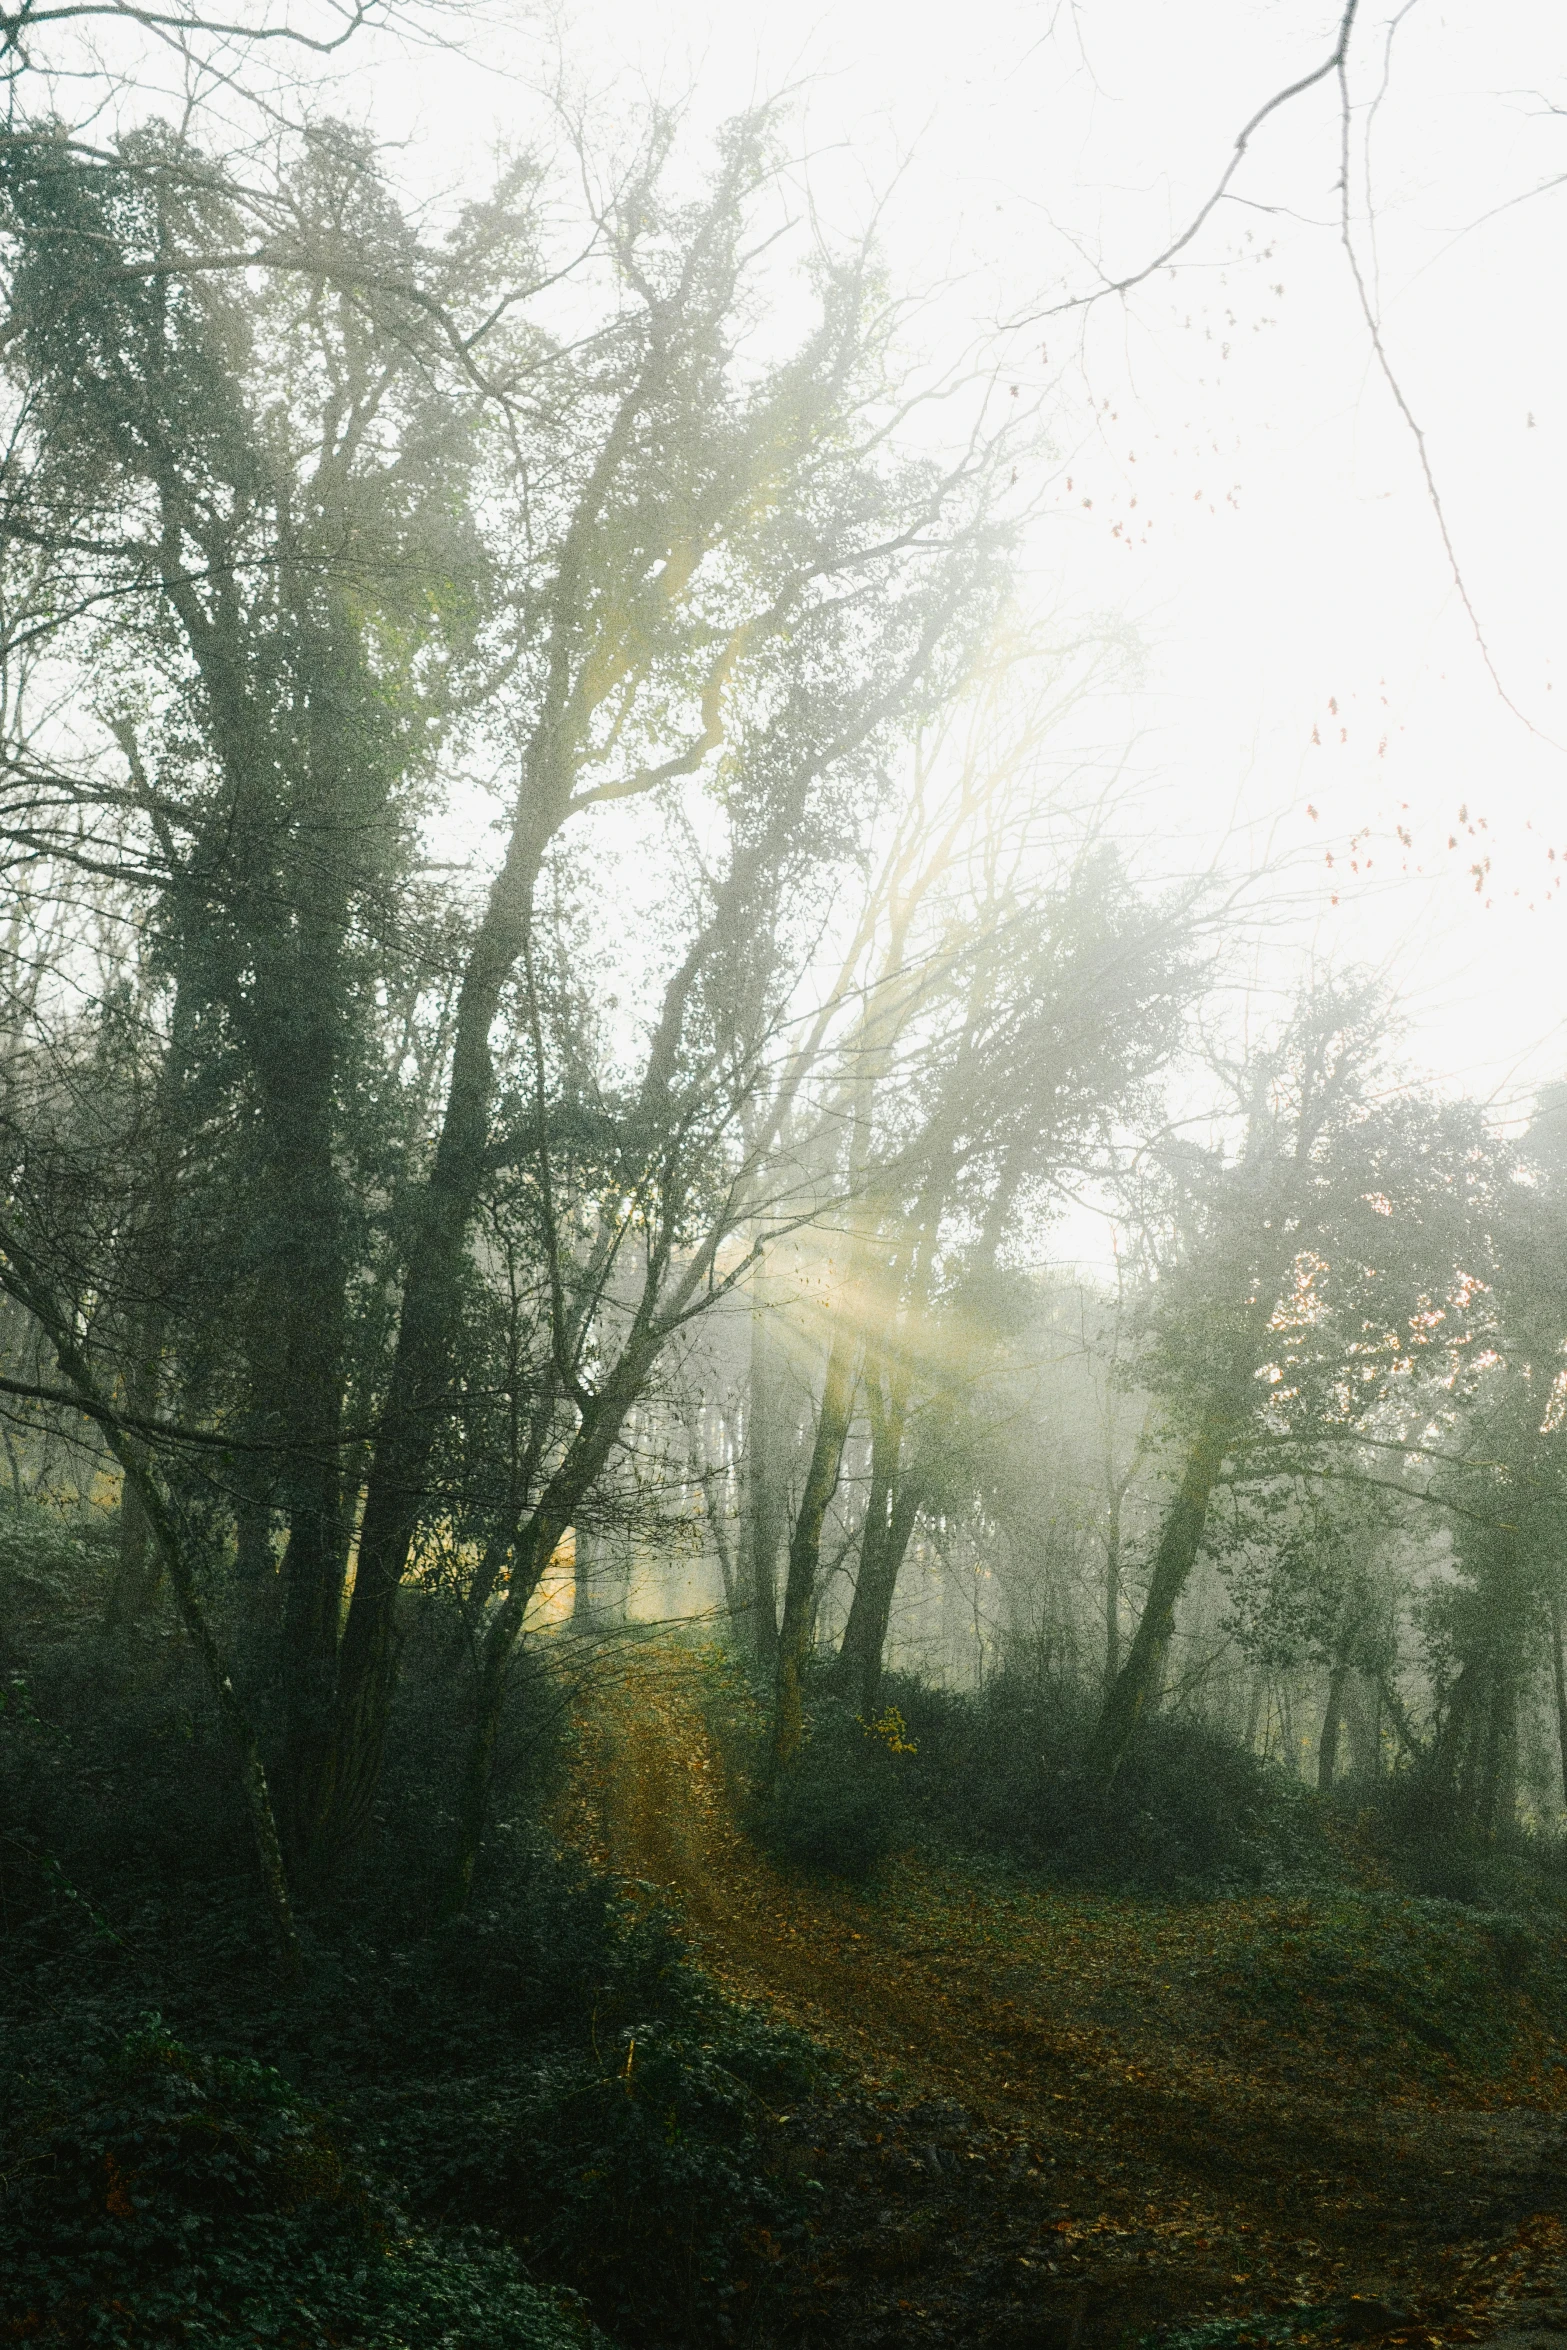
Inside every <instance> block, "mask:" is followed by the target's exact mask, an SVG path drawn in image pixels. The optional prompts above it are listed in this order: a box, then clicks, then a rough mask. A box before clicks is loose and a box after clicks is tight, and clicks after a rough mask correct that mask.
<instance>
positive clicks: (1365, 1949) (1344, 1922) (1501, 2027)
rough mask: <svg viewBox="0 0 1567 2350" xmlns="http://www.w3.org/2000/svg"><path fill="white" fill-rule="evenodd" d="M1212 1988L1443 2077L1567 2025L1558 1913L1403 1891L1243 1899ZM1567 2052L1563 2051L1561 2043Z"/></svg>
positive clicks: (1563, 1938) (1509, 2056)
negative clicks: (1293, 1900)
mask: <svg viewBox="0 0 1567 2350" xmlns="http://www.w3.org/2000/svg"><path fill="white" fill-rule="evenodd" d="M1208 1988H1209V1989H1210V1991H1217V1992H1219V1993H1220V1994H1222V1996H1223V1998H1224V2000H1225V2003H1226V2005H1228V2006H1229V2007H1230V2008H1232V2009H1233V2010H1234V2011H1235V2012H1236V2013H1239V2014H1249V2015H1254V2016H1257V2017H1260V2018H1263V2019H1266V2020H1269V2021H1273V2022H1277V2023H1279V2024H1282V2025H1284V2026H1286V2027H1288V2026H1297V2027H1298V2026H1301V2025H1305V2026H1307V2027H1308V2028H1309V2027H1311V2026H1313V2025H1315V2026H1316V2027H1317V2028H1318V2029H1320V2031H1321V2032H1322V2033H1323V2034H1324V2035H1330V2036H1332V2037H1333V2038H1334V2039H1335V2040H1336V2041H1337V2044H1338V2047H1339V2049H1340V2051H1341V2052H1342V2053H1343V2054H1344V2055H1346V2056H1349V2057H1351V2058H1361V2059H1370V2060H1372V2061H1373V2062H1375V2061H1376V2060H1379V2059H1387V2058H1390V2057H1391V2058H1395V2059H1398V2060H1400V2061H1402V2062H1405V2063H1412V2064H1413V2066H1414V2068H1415V2069H1416V2070H1417V2071H1423V2072H1426V2073H1427V2074H1428V2075H1429V2076H1430V2077H1431V2078H1432V2079H1434V2080H1435V2079H1440V2078H1442V2077H1443V2076H1444V2075H1445V2074H1446V2073H1447V2072H1449V2071H1450V2070H1451V2069H1452V2068H1454V2067H1457V2068H1459V2069H1461V2070H1462V2071H1463V2072H1465V2073H1466V2074H1471V2075H1478V2076H1481V2077H1484V2076H1485V2075H1487V2074H1491V2075H1495V2074H1497V2073H1500V2072H1501V2071H1502V2070H1504V2069H1505V2068H1506V2067H1507V2066H1508V2065H1509V2064H1510V2063H1512V2061H1513V2060H1514V2058H1515V2057H1516V2055H1517V2054H1518V2052H1519V2049H1520V2046H1521V2045H1522V2044H1524V2042H1525V2041H1526V2040H1527V2039H1528V2038H1530V2037H1531V2036H1538V2039H1539V2042H1540V2062H1541V2064H1542V2065H1544V2066H1551V2065H1553V2064H1554V2061H1555V2059H1554V2056H1553V2054H1552V2053H1551V2045H1550V2044H1551V2043H1553V2042H1554V2040H1555V2036H1556V2034H1557V2033H1558V2032H1562V2033H1567V1932H1564V1930H1563V1926H1562V1923H1561V1921H1560V1920H1559V1919H1558V1920H1551V1919H1547V1918H1543V1917H1539V1916H1536V1917H1529V1916H1523V1915H1518V1914H1515V1913H1509V1912H1507V1911H1494V1910H1490V1911H1488V1910H1481V1909H1472V1908H1465V1907H1461V1906H1459V1905H1457V1904H1454V1903H1452V1902H1445V1901H1431V1900H1419V1899H1411V1898H1409V1897H1408V1896H1406V1895H1400V1894H1394V1893H1365V1892H1362V1893H1353V1894H1351V1893H1344V1894H1340V1895H1338V1896H1336V1897H1331V1896H1329V1897H1320V1898H1318V1899H1317V1900H1315V1901H1313V1902H1311V1903H1309V1904H1308V1903H1301V1904H1280V1905H1278V1906H1275V1905H1272V1904H1269V1905H1268V1906H1267V1908H1266V1909H1264V1910H1262V1911H1261V1912H1260V1913H1259V1911H1258V1910H1257V1909H1256V1908H1255V1907H1252V1906H1251V1905H1248V1906H1247V1907H1246V1908H1245V1909H1243V1910H1242V1911H1241V1912H1240V1913H1239V1914H1238V1915H1237V1916H1236V1917H1235V1918H1234V1920H1233V1921H1232V1923H1231V1925H1230V1927H1229V1928H1228V1930H1227V1931H1226V1934H1225V1937H1224V1944H1223V1950H1222V1954H1221V1956H1220V1957H1219V1959H1218V1960H1217V1961H1216V1963H1215V1965H1214V1967H1213V1968H1212V1970H1211V1972H1210V1974H1209V1983H1208ZM1563 2056H1564V2058H1567V2050H1564V2051H1563Z"/></svg>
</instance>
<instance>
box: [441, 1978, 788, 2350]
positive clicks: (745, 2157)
mask: <svg viewBox="0 0 1567 2350" xmlns="http://www.w3.org/2000/svg"><path fill="white" fill-rule="evenodd" d="M688 1990H689V1996H688V1999H687V2001H686V2002H684V2003H683V2004H684V2005H685V2006H686V2010H687V2011H686V2012H684V2013H682V2014H678V2015H676V2016H674V2017H671V2016H669V2015H667V2014H666V2015H664V2016H660V2017H654V2018H651V2019H650V2020H648V2021H646V2022H643V2023H637V2024H628V2025H624V2026H622V2028H621V2029H620V2031H619V2032H618V2033H615V2034H613V2035H611V2036H609V2037H608V2038H601V2037H600V2036H599V2035H598V2034H597V2033H595V2034H594V2035H593V2039H592V2045H591V2046H590V2048H589V2049H586V2050H582V2049H576V2050H562V2051H561V2052H560V2053H558V2054H555V2055H552V2056H548V2057H545V2058H544V2059H543V2060H542V2061H537V2062H534V2063H531V2064H530V2063H520V2064H511V2065H504V2066H500V2067H492V2068H489V2069H488V2070H487V2071H486V2072H485V2073H483V2074H481V2075H479V2076H476V2077H458V2078H448V2079H445V2080H442V2081H441V2082H440V2083H439V2084H438V2085H436V2086H435V2087H434V2088H433V2089H432V2090H431V2091H430V2092H429V2093H428V2094H426V2095H424V2096H422V2097H421V2098H420V2100H419V2102H418V2104H417V2106H416V2107H415V2106H410V2107H409V2108H408V2109H407V2110H406V2111H404V2112H403V2113H402V2114H401V2115H400V2116H399V2118H398V2122H397V2128H398V2132H399V2144H400V2154H401V2159H402V2160H403V2162H404V2164H405V2165H406V2167H407V2169H408V2171H409V2174H410V2175H412V2176H416V2177H417V2178H418V2179H419V2181H420V2191H421V2195H422V2196H423V2197H424V2198H425V2200H426V2201H427V2202H428V2203H429V2204H430V2205H431V2207H432V2208H435V2209H447V2210H457V2211H462V2212H464V2213H466V2214H471V2215H473V2216H476V2217H478V2218H481V2219H484V2220H487V2221H489V2222H490V2223H491V2224H492V2225H494V2226H496V2227H499V2228H504V2229H505V2231H506V2232H507V2234H508V2235H510V2236H511V2237H512V2238H513V2239H514V2240H516V2241H519V2242H520V2243H521V2244H522V2245H523V2247H524V2249H525V2250H526V2252H527V2255H528V2257H529V2259H530V2260H532V2261H536V2262H537V2263H539V2265H540V2266H541V2267H542V2268H543V2269H544V2271H545V2272H546V2273H547V2274H549V2275H551V2276H556V2277H563V2278H565V2279H567V2280H568V2281H569V2282H570V2283H572V2284H573V2285H575V2286H576V2287H577V2288H578V2289H579V2290H581V2291H582V2292H583V2293H584V2294H586V2295H587V2296H588V2297H589V2299H590V2301H591V2304H592V2306H593V2308H594V2309H595V2311H596V2312H597V2313H598V2314H599V2315H600V2316H601V2317H603V2318H604V2320H605V2322H606V2323H607V2324H609V2325H610V2326H612V2327H613V2329H614V2332H615V2334H616V2336H617V2338H622V2339H625V2340H627V2341H640V2340H644V2339H651V2340H669V2339H689V2338H690V2337H691V2334H692V2333H693V2331H695V2332H696V2333H697V2334H698V2335H700V2336H705V2335H707V2334H708V2333H709V2331H710V2330H711V2328H712V2326H713V2324H714V2323H715V2321H716V2320H717V2319H718V2318H719V2316H720V2313H721V2312H722V2310H723V2307H724V2305H725V2304H726V2302H727V2301H729V2300H730V2299H731V2298H732V2296H733V2294H734V2292H735V2289H736V2286H737V2284H739V2283H740V2281H741V2280H742V2279H743V2280H744V2286H743V2289H745V2290H750V2289H752V2288H753V2287H754V2285H755V2283H756V2281H757V2279H758V2278H759V2276H760V2275H761V2274H763V2273H764V2272H765V2269H766V2266H767V2262H766V2259H765V2248H768V2247H775V2246H777V2245H778V2244H780V2243H783V2242H786V2241H787V2240H789V2239H790V2238H791V2237H796V2238H797V2237H798V2236H799V2234H800V2232H801V2230H802V2227H803V2225H804V2223H805V2221H806V2219H807V2217H808V2215H809V2210H810V2201H809V2197H808V2196H807V2195H806V2194H804V2193H803V2192H802V2190H801V2189H800V2188H798V2187H797V2186H794V2185H791V2184H788V2183H785V2182H784V2181H783V2180H781V2179H780V2178H779V2176H778V2175H777V2174H776V2171H775V2169H774V2168H773V2166H772V2155H773V2151H774V2148H773V2140H774V2137H775V2134H776V2133H775V2128H774V2117H775V2115H776V2114H777V2112H778V2110H779V2109H780V2107H782V2106H783V2105H784V2104H785V2103H793V2102H796V2101H798V2100H799V2099H800V2098H802V2097H803V2096H805V2095H807V2094H809V2092H810V2090H811V2088H812V2086H813V2085H814V2084H815V2082H816V2081H817V2080H818V2079H819V2078H820V2072H821V2066H820V2061H819V2058H818V2057H817V2056H816V2053H815V2051H813V2050H812V2049H811V2048H810V2047H809V2044H808V2043H806V2042H805V2041H804V2040H802V2039H801V2038H800V2037H799V2035H797V2034H795V2033H791V2032H788V2031H786V2030H782V2029H780V2028H779V2027H778V2026H776V2025H773V2024H770V2023H768V2022H767V2021H766V2020H765V2019H764V2018H762V2017H760V2016H758V2015H755V2014H752V2013H750V2012H748V2011H746V2010H744V2009H734V2008H732V2007H728V2006H726V2005H725V2004H723V2003H722V2002H719V2001H717V2000H715V1999H712V1998H711V1997H709V1998H707V1999H702V1998H700V1997H699V1996H698V1995H696V1994H695V1991H694V1986H691V1987H688ZM666 2004H668V2003H667V2002H666Z"/></svg>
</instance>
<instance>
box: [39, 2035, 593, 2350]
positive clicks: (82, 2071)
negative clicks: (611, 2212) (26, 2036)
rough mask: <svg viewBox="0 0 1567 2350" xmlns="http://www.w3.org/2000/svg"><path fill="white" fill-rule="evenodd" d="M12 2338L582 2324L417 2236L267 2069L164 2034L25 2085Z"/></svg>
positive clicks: (257, 2337)
mask: <svg viewBox="0 0 1567 2350" xmlns="http://www.w3.org/2000/svg"><path fill="white" fill-rule="evenodd" d="M7 2105H8V2108H9V2110H8V2111H7V2113H6V2116H5V2120H6V2133H5V2134H6V2160H5V2181H6V2184H5V2194H4V2197H3V2199H0V2276H3V2277H4V2278H5V2279H6V2284H5V2288H4V2291H5V2309H4V2315H3V2318H0V2338H5V2337H9V2338H11V2339H13V2340H26V2341H29V2342H38V2343H57V2344H61V2345H66V2344H72V2345H74V2344H78V2343H80V2344H87V2343H92V2344H104V2345H113V2346H114V2350H118V2346H119V2345H122V2344H123V2345H125V2346H126V2350H130V2346H131V2345H134V2344H141V2343H157V2342H169V2343H183V2344H188V2345H191V2350H204V2346H205V2345H209V2344H210V2345H213V2346H214V2350H216V2346H217V2345H219V2344H231V2343H235V2342H254V2343H268V2344H271V2343H276V2344H278V2345H279V2346H280V2350H282V2346H285V2345H286V2346H287V2350H329V2346H334V2345H340V2344H349V2343H362V2344H365V2345H366V2346H367V2350H368V2346H369V2345H372V2344H373V2345H376V2346H377V2350H380V2346H382V2345H384V2346H385V2350H402V2346H403V2345H407V2346H408V2350H424V2346H425V2345H430V2344H437V2343H451V2344H453V2345H456V2344H458V2343H460V2344H462V2345H463V2350H571V2346H573V2345H575V2346H576V2350H584V2346H585V2345H588V2344H589V2343H591V2342H593V2341H594V2340H597V2339H600V2338H601V2337H598V2336H597V2334H596V2331H595V2329H594V2328H593V2327H592V2326H591V2325H590V2324H589V2322H588V2320H587V2318H586V2316H585V2314H584V2313H583V2311H582V2310H581V2309H580V2307H578V2306H576V2305H574V2304H573V2303H572V2302H571V2301H569V2300H568V2299H567V2298H565V2297H564V2296H562V2295H560V2294H558V2293H549V2292H543V2291H540V2290H539V2289H538V2287H537V2286H536V2285H535V2284H534V2283H533V2282H532V2281H531V2280H530V2278H529V2277H528V2275H527V2273H526V2271H525V2270H524V2268H523V2266H522V2263H521V2262H520V2261H519V2259H518V2258H517V2256H516V2254H515V2253H514V2252H512V2251H510V2250H509V2249H508V2248H507V2247H506V2246H505V2245H503V2244H501V2243H498V2242H491V2243H486V2242H483V2241H481V2240H478V2239H477V2238H475V2237H473V2236H471V2235H470V2236H469V2237H468V2238H466V2239H465V2238H463V2237H462V2236H458V2235H452V2234H441V2233H431V2232H429V2231H427V2230H424V2229H421V2228H418V2227H416V2226H415V2225H413V2224H412V2223H411V2222H410V2220H409V2219H408V2218H407V2216H406V2214H405V2213H404V2212H402V2211H401V2210H399V2209H398V2207H397V2205H396V2204H395V2202H394V2201H393V2200H392V2199H391V2197H390V2196H389V2195H388V2194H387V2192H386V2191H385V2189H384V2188H383V2187H378V2186H377V2185H376V2184H375V2183H374V2182H373V2181H372V2179H371V2178H370V2177H369V2176H368V2175H367V2174H365V2173H364V2172H363V2171H362V2170H360V2169H359V2168H358V2167H357V2166H356V2165H355V2164H354V2163H353V2162H352V2160H351V2159H350V2158H349V2157H348V2156H347V2155H346V2154H345V2151H344V2149H343V2146H342V2143H341V2140H340V2138H339V2136H338V2135H337V2134H336V2133H334V2131H333V2129H332V2128H331V2126H330V2124H329V2123H328V2121H327V2119H326V2117H325V2116H324V2115H323V2114H322V2113H321V2112H320V2111H319V2110H318V2109H316V2108H315V2107H313V2106H312V2105H311V2104H309V2103H308V2102H307V2101H306V2100H305V2099H303V2098H302V2097H301V2096H300V2094H299V2093H298V2091H297V2090H295V2089H293V2088H292V2087H291V2086H290V2085H289V2084H288V2082H286V2081H285V2080H284V2079H283V2078H282V2076H281V2075H280V2074H279V2073H277V2072H276V2071H274V2070H272V2069H271V2068H270V2067H268V2066H265V2065H261V2064H257V2063H255V2062H252V2061H247V2060H237V2061H236V2060H233V2059H227V2060H225V2059H218V2058H213V2057H210V2056H208V2057H203V2056H197V2055H194V2054H193V2053H192V2052H191V2051H190V2050H189V2049H187V2048H185V2047H183V2046H182V2045H181V2044H180V2043H179V2041H177V2040H176V2039H174V2038H173V2037H172V2035H171V2034H170V2033H169V2032H168V2030H167V2029H166V2027H165V2026H164V2025H163V2022H162V2019H161V2017H150V2018H148V2019H146V2020H145V2021H144V2022H143V2023H142V2024H141V2025H140V2026H139V2027H137V2028H136V2029H135V2030H133V2031H132V2032H130V2033H129V2034H128V2035H127V2036H126V2037H125V2039H124V2040H123V2041H122V2042H121V2043H120V2045H119V2046H118V2047H117V2048H114V2049H113V2050H108V2051H105V2052H102V2053H98V2052H95V2051H90V2050H89V2051H88V2052H86V2053H85V2054H82V2055H79V2056H78V2058H77V2061H76V2062H74V2063H73V2064H70V2065H62V2064H60V2063H59V2062H58V2061H56V2063H55V2064H54V2065H53V2066H52V2067H49V2066H46V2067H44V2068H43V2069H36V2070H35V2069H30V2070H28V2071H25V2072H23V2073H21V2074H20V2075H18V2076H15V2077H13V2079H12V2081H11V2083H10V2086H9V2094H8V2098H7Z"/></svg>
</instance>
